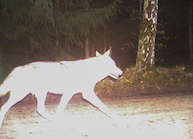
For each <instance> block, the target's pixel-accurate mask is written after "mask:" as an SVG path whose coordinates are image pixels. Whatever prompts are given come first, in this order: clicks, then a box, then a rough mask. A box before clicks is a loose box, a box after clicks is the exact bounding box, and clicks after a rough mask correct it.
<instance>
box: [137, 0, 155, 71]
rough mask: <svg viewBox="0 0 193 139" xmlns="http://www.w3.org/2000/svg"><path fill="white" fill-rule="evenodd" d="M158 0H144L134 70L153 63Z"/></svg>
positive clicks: (146, 67)
mask: <svg viewBox="0 0 193 139" xmlns="http://www.w3.org/2000/svg"><path fill="white" fill-rule="evenodd" d="M157 13H158V0H144V9H143V18H142V22H141V29H140V34H139V42H138V52H137V59H136V70H137V71H139V72H140V71H142V70H147V69H149V68H151V67H153V66H154V64H155V38H156V30H157V29H156V27H157V16H158V15H157Z"/></svg>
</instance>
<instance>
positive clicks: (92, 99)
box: [83, 91, 117, 118]
mask: <svg viewBox="0 0 193 139" xmlns="http://www.w3.org/2000/svg"><path fill="white" fill-rule="evenodd" d="M83 98H84V99H86V100H87V101H89V102H90V103H91V104H93V105H94V106H95V107H97V108H98V109H99V110H100V111H102V112H103V113H104V114H105V115H107V116H108V117H110V118H115V117H117V116H116V115H115V114H113V113H112V112H111V111H110V110H109V108H108V107H107V106H106V105H105V104H104V103H103V102H102V101H101V100H100V99H99V98H98V97H97V96H96V95H95V93H94V91H92V92H89V94H88V93H83Z"/></svg>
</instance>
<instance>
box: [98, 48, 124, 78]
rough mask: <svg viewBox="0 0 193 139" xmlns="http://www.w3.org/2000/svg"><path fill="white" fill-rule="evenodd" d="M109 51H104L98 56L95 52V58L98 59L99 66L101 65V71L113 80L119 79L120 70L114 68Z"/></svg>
mask: <svg viewBox="0 0 193 139" xmlns="http://www.w3.org/2000/svg"><path fill="white" fill-rule="evenodd" d="M110 55H111V49H109V50H108V51H106V52H105V53H104V54H100V53H99V52H98V51H96V57H98V58H99V59H100V64H102V69H103V71H104V72H105V74H107V76H110V77H112V78H114V79H117V78H119V76H121V75H122V73H123V72H122V70H121V69H119V68H118V67H117V66H116V63H115V61H114V60H113V59H112V58H111V56H110Z"/></svg>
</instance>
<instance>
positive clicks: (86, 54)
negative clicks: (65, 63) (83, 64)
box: [84, 37, 89, 58]
mask: <svg viewBox="0 0 193 139" xmlns="http://www.w3.org/2000/svg"><path fill="white" fill-rule="evenodd" d="M84 47H85V49H84V50H85V58H88V57H89V43H88V37H86V40H85V46H84Z"/></svg>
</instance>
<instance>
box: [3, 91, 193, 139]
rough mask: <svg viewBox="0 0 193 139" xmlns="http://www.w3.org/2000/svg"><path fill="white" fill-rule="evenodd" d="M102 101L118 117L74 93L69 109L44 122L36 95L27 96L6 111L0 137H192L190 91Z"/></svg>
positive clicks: (51, 105)
mask: <svg viewBox="0 0 193 139" xmlns="http://www.w3.org/2000/svg"><path fill="white" fill-rule="evenodd" d="M54 97H55V98H54V99H55V100H54V102H55V103H50V102H47V103H46V108H47V110H48V112H49V113H50V114H51V115H52V116H53V117H54V114H55V109H56V106H57V105H56V104H57V103H58V101H59V98H58V97H56V96H54ZM50 98H51V97H50ZM52 100H53V96H52ZM102 101H103V102H104V103H105V104H107V106H108V107H109V108H110V110H111V111H112V112H114V113H116V114H117V115H119V118H118V119H116V120H110V119H109V118H108V117H106V116H105V115H104V114H103V113H101V112H100V111H98V110H97V109H96V108H94V107H93V106H91V105H90V104H88V103H87V102H85V101H83V100H82V99H81V97H80V95H77V96H75V97H73V99H72V100H71V101H70V103H69V104H68V106H67V112H68V113H65V114H64V113H63V114H62V113H61V114H60V115H58V116H55V118H54V120H52V121H49V120H46V119H44V118H42V117H41V116H40V115H39V114H38V113H37V112H36V101H35V98H33V97H32V96H28V97H27V98H25V100H23V101H22V102H20V103H19V104H16V105H15V106H13V107H12V108H11V109H10V110H9V112H8V113H7V115H6V117H5V120H4V123H3V127H2V128H1V129H0V139H26V138H27V139H43V138H45V139H53V138H55V139H75V138H76V139H99V138H111V139H117V138H122V139H124V138H125V139H128V138H131V139H146V138H148V139H155V138H156V139H193V94H191V93H190V94H186V95H182V94H178V95H175V94H172V95H167V96H166V95H164V96H148V97H136V98H134V97H120V98H102ZM28 102H30V103H28Z"/></svg>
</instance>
